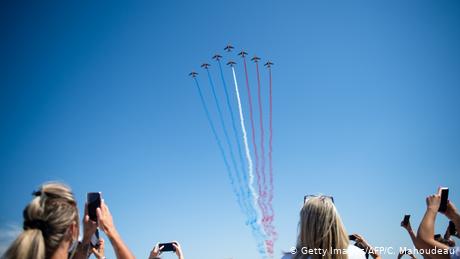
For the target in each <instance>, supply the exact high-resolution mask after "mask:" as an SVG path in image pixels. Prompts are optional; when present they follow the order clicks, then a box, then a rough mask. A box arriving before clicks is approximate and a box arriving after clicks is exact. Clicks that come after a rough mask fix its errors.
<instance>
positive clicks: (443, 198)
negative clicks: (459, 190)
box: [439, 188, 449, 212]
mask: <svg viewBox="0 0 460 259" xmlns="http://www.w3.org/2000/svg"><path fill="white" fill-rule="evenodd" d="M448 200H449V189H448V188H442V189H441V204H440V205H439V212H446V210H447V202H448Z"/></svg>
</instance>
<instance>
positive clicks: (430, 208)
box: [426, 206, 439, 213]
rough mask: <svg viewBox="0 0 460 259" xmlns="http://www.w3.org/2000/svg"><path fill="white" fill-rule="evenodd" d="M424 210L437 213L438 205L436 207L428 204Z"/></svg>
mask: <svg viewBox="0 0 460 259" xmlns="http://www.w3.org/2000/svg"><path fill="white" fill-rule="evenodd" d="M426 210H427V211H429V212H432V213H438V210H439V207H438V208H436V207H435V206H428V207H427V208H426Z"/></svg>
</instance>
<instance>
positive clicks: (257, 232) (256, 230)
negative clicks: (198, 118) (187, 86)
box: [206, 69, 265, 257]
mask: <svg viewBox="0 0 460 259" xmlns="http://www.w3.org/2000/svg"><path fill="white" fill-rule="evenodd" d="M206 71H207V74H208V79H209V84H210V85H211V90H212V95H213V97H214V102H215V103H216V106H217V112H218V114H219V120H220V123H221V126H222V129H223V131H224V136H225V140H226V142H227V145H228V148H229V150H230V158H231V160H232V164H233V167H234V169H235V172H236V173H237V175H236V176H237V181H238V182H239V183H240V184H241V178H240V175H239V174H238V166H237V164H236V160H235V156H234V154H233V148H232V144H231V142H230V138H229V136H228V132H227V128H226V127H225V121H224V117H223V114H222V109H221V107H220V104H219V100H218V99H217V94H216V89H215V86H214V82H213V81H212V78H211V73H210V72H209V69H206ZM243 168H244V167H243ZM241 185H242V184H241ZM241 185H240V186H241ZM240 189H241V190H240V191H241V193H242V194H244V191H243V190H242V188H240ZM248 194H249V192H248ZM239 198H241V196H239ZM246 203H249V205H246ZM250 204H251V202H250V198H249V199H245V204H244V205H245V208H244V209H245V211H246V212H248V213H249V214H246V215H247V216H248V217H249V219H248V222H247V225H249V226H251V230H252V233H253V235H254V237H255V238H256V240H257V244H258V245H257V247H258V251H259V253H260V254H261V255H262V256H263V257H265V244H264V237H263V235H261V233H262V232H261V230H260V226H259V225H258V222H257V221H256V218H255V217H253V216H251V214H255V212H254V209H251V208H252V207H251V205H250Z"/></svg>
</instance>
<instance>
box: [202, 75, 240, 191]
mask: <svg viewBox="0 0 460 259" xmlns="http://www.w3.org/2000/svg"><path fill="white" fill-rule="evenodd" d="M206 72H207V73H208V79H209V84H210V85H211V91H212V96H213V97H214V102H215V103H216V106H217V113H218V115H219V121H220V125H221V126H222V129H223V131H224V136H225V141H226V142H227V146H228V149H229V152H230V159H231V160H232V164H233V169H234V170H235V173H236V178H237V181H238V183H239V185H241V179H240V175H239V173H238V166H237V164H236V160H235V155H234V154H233V147H232V143H231V141H230V138H229V136H228V132H227V128H226V127H225V121H224V116H223V114H222V109H221V107H220V104H219V100H218V99H217V94H216V88H215V86H214V82H213V81H212V78H211V73H210V72H209V69H206ZM240 192H241V193H242V194H243V190H242V189H241V188H240Z"/></svg>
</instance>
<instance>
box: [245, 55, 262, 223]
mask: <svg viewBox="0 0 460 259" xmlns="http://www.w3.org/2000/svg"><path fill="white" fill-rule="evenodd" d="M240 54H241V56H242V57H243V64H244V73H245V77H246V89H247V92H248V101H249V118H250V120H251V132H252V145H253V146H254V157H255V164H256V166H255V167H256V180H257V187H258V192H259V195H258V196H257V204H258V205H259V207H260V209H261V211H262V215H265V209H264V206H263V202H262V197H260V196H261V191H262V186H261V185H260V184H261V182H260V172H259V154H258V151H257V143H256V132H255V125H254V124H255V123H254V113H253V110H252V97H251V89H250V87H249V77H248V69H247V65H246V58H245V55H246V53H245V52H244V51H242V52H240Z"/></svg>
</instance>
